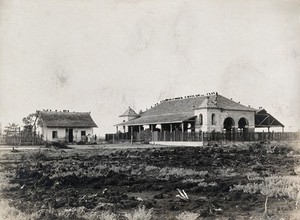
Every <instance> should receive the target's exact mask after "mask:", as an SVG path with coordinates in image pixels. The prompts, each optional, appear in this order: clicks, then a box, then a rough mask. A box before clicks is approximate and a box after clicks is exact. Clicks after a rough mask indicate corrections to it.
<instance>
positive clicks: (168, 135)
mask: <svg viewBox="0 0 300 220" xmlns="http://www.w3.org/2000/svg"><path fill="white" fill-rule="evenodd" d="M105 140H106V141H113V142H126V141H130V140H131V134H130V133H117V134H106V135H105ZM296 140H300V132H247V133H244V132H235V133H233V132H181V131H173V132H169V131H162V132H158V131H154V132H151V131H142V132H140V133H139V132H134V133H133V141H147V142H150V141H200V142H202V141H204V142H206V141H296Z"/></svg>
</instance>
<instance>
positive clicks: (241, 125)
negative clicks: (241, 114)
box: [238, 118, 248, 131]
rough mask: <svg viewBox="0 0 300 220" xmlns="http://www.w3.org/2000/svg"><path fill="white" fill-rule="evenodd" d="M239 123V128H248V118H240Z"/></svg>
mask: <svg viewBox="0 0 300 220" xmlns="http://www.w3.org/2000/svg"><path fill="white" fill-rule="evenodd" d="M238 124H239V129H241V130H243V131H245V129H246V127H247V125H248V121H247V119H246V118H240V120H239V122H238Z"/></svg>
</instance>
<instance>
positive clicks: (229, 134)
mask: <svg viewBox="0 0 300 220" xmlns="http://www.w3.org/2000/svg"><path fill="white" fill-rule="evenodd" d="M223 126H224V127H223V128H224V129H225V135H226V140H232V138H233V133H234V132H233V126H234V120H233V119H232V118H231V117H228V118H226V119H225V120H224V123H223Z"/></svg>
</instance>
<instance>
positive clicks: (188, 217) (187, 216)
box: [176, 211, 200, 220]
mask: <svg viewBox="0 0 300 220" xmlns="http://www.w3.org/2000/svg"><path fill="white" fill-rule="evenodd" d="M199 216H200V215H199V214H198V213H194V212H187V211H185V212H182V213H180V214H179V215H177V216H176V218H177V219H178V220H196V219H197V218H198V217H199Z"/></svg>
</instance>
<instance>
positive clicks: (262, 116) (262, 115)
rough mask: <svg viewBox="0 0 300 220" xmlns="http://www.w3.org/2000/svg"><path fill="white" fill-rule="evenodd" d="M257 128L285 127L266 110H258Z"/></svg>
mask: <svg viewBox="0 0 300 220" xmlns="http://www.w3.org/2000/svg"><path fill="white" fill-rule="evenodd" d="M255 127H257V128H262V127H284V125H283V124H282V123H280V122H279V121H278V120H277V119H276V118H274V117H273V116H272V115H271V114H269V113H268V112H267V111H266V110H265V109H263V108H261V109H257V110H256V113H255Z"/></svg>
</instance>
